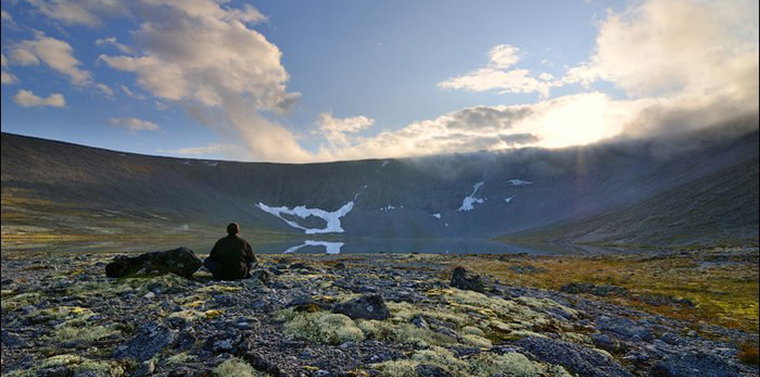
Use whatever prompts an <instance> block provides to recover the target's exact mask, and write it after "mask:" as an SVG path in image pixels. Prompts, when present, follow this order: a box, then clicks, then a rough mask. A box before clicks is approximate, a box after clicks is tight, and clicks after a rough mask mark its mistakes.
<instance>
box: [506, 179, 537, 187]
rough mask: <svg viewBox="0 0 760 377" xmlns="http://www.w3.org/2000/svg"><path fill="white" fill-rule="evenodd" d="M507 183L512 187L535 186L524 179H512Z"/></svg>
mask: <svg viewBox="0 0 760 377" xmlns="http://www.w3.org/2000/svg"><path fill="white" fill-rule="evenodd" d="M507 182H508V183H509V184H510V185H512V186H523V185H532V184H533V182H529V181H523V180H522V179H517V178H514V179H510V180H508V181H507Z"/></svg>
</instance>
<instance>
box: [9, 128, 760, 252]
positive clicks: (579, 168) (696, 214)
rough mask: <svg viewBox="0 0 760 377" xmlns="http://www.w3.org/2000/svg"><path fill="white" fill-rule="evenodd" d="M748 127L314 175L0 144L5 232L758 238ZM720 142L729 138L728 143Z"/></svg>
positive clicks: (340, 166) (331, 168) (332, 166)
mask: <svg viewBox="0 0 760 377" xmlns="http://www.w3.org/2000/svg"><path fill="white" fill-rule="evenodd" d="M757 119H758V118H757V116H752V117H745V118H742V119H741V120H739V121H735V122H733V124H732V125H728V126H725V127H722V128H721V129H720V130H718V129H717V128H713V129H710V130H707V131H704V130H703V131H700V132H693V133H690V134H683V135H673V136H671V137H669V138H664V139H650V140H638V141H627V142H609V143H604V144H595V145H589V146H583V147H574V148H567V149H561V150H545V149H520V150H513V151H508V152H500V153H485V152H484V153H472V154H456V155H449V156H433V157H425V158H410V159H384V160H363V161H349V162H334V163H318V164H300V165H299V164H275V163H243V162H229V161H212V160H197V159H179V158H168V157H155V156H144V155H137V154H131V153H121V152H114V151H108V150H103V149H98V148H90V147H85V146H79V145H74V144H68V143H63V142H57V141H50V140H43V139H38V138H32V137H25V136H19V135H12V134H7V133H3V134H2V232H3V234H4V236H12V235H16V234H59V235H60V234H66V235H88V234H101V235H102V234H114V235H120V234H138V235H139V234H143V233H145V234H154V233H162V234H169V235H171V234H174V233H177V234H181V233H183V232H215V233H219V229H223V227H224V225H225V224H226V223H227V222H229V221H232V220H236V221H239V222H240V223H241V225H242V226H243V227H244V228H246V229H255V230H256V232H258V234H269V235H272V236H273V237H290V236H299V235H300V236H304V237H306V236H308V237H310V238H325V237H328V238H337V237H382V238H458V239H477V238H493V237H500V236H505V235H506V236H507V237H510V238H515V239H522V240H537V239H543V240H552V241H557V242H578V241H580V242H605V243H609V242H614V243H647V244H652V243H654V244H657V243H677V244H688V243H694V242H701V243H705V242H707V243H711V242H720V241H724V240H740V239H753V238H754V239H756V238H757V236H758V183H757V182H758V131H757V130H758V126H757ZM727 135H730V136H727Z"/></svg>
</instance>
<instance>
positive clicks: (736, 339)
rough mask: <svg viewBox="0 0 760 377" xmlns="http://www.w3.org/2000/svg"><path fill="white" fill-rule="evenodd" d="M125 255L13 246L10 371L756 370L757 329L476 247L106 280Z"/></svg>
mask: <svg viewBox="0 0 760 377" xmlns="http://www.w3.org/2000/svg"><path fill="white" fill-rule="evenodd" d="M756 254H757V250H754V251H753V254H752V255H756ZM510 258H515V260H519V258H524V259H525V260H521V261H520V265H521V266H522V267H520V270H519V271H518V273H520V274H530V273H532V272H534V271H533V270H535V267H531V265H530V263H529V262H530V260H529V257H519V256H518V257H510ZM755 258H756V257H755ZM111 259H112V256H111V255H105V254H87V255H81V254H80V255H77V254H63V255H62V254H53V255H44V254H35V255H28V254H27V255H14V254H8V253H3V256H2V375H3V376H51V377H52V376H80V377H84V376H93V377H94V376H220V377H221V376H257V377H258V376H294V377H295V376H314V377H316V376H319V377H327V376H389V377H401V376H404V377H405V376H410V377H414V376H421V377H433V376H477V377H499V376H547V377H548V376H585V377H606V376H612V377H618V376H619V377H627V376H653V377H681V376H683V377H686V376H711V377H713V376H714V377H722V376H726V377H729V376H757V375H758V367H757V365H756V364H754V363H756V361H755V362H754V363H753V362H752V361H751V360H749V362H748V358H747V355H746V354H742V350H741V349H740V348H741V346H742V344H747V342H749V343H750V344H754V346H755V347H756V345H757V334H754V333H746V332H742V331H739V330H730V329H725V328H720V327H714V326H713V327H711V331H710V332H709V335H707V334H706V333H705V332H704V331H702V330H703V329H702V328H697V327H695V326H694V324H693V323H691V322H686V321H682V320H677V319H673V318H672V317H665V316H659V315H654V314H648V313H645V312H642V311H637V310H634V309H631V308H629V307H625V306H619V305H615V304H612V303H610V302H609V301H607V300H602V298H601V297H604V296H608V295H616V294H626V291H625V290H622V288H619V287H614V286H603V285H602V286H600V285H594V284H590V283H588V282H577V283H576V284H573V285H568V286H566V287H564V288H563V289H562V290H561V291H554V290H541V289H533V288H526V287H521V286H515V285H517V284H516V283H515V282H512V283H511V284H510V282H508V281H498V280H496V279H495V278H493V277H489V276H486V275H485V274H483V276H481V275H479V274H478V273H479V272H480V273H482V271H475V268H473V267H472V265H473V261H472V260H468V259H467V257H461V256H460V257H449V256H433V255H377V254H374V255H350V256H345V255H344V256H293V257H285V258H281V257H276V256H270V257H265V258H263V259H262V262H261V263H260V265H259V269H258V270H257V271H256V272H255V273H254V278H252V279H247V280H243V281H236V282H215V281H211V279H210V275H209V274H208V273H207V272H204V271H203V270H201V271H198V272H196V273H195V274H194V275H193V276H192V278H191V279H187V278H184V277H180V276H178V275H174V274H164V275H155V274H151V271H140V274H138V275H137V276H135V277H127V278H120V279H114V278H108V277H106V275H105V266H106V264H107V263H108V262H110V261H111ZM479 260H482V257H481V259H479ZM460 262H462V263H460ZM465 262H466V263H465ZM457 265H467V266H468V269H461V268H456V269H454V268H453V267H456V266H457ZM491 267H493V266H491ZM484 270H485V269H484ZM502 280H503V279H502ZM646 297H649V296H646ZM646 297H645V298H646ZM656 297H659V298H658V300H660V299H664V300H665V302H659V303H658V305H671V306H673V307H674V308H676V310H677V308H679V307H684V308H688V307H689V306H693V305H694V303H691V302H689V301H688V300H683V299H678V298H672V300H670V299H668V298H662V296H656ZM754 305H755V308H756V303H755V304H754ZM745 353H746V352H745ZM750 356H751V355H750ZM755 357H756V356H755Z"/></svg>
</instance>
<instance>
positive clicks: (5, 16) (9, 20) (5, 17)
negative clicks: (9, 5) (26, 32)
mask: <svg viewBox="0 0 760 377" xmlns="http://www.w3.org/2000/svg"><path fill="white" fill-rule="evenodd" d="M0 20H2V22H3V23H4V24H7V25H15V22H13V16H11V14H10V13H8V12H7V11H6V10H5V9H1V10H0Z"/></svg>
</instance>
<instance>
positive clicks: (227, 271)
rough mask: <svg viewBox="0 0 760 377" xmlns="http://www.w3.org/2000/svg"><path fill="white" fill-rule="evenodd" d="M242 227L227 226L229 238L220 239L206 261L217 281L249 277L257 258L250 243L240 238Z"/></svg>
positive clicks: (205, 263)
mask: <svg viewBox="0 0 760 377" xmlns="http://www.w3.org/2000/svg"><path fill="white" fill-rule="evenodd" d="M239 230H240V227H239V226H238V225H237V224H235V223H232V224H230V225H228V226H227V237H224V238H221V239H219V241H217V242H216V244H215V245H214V248H213V249H212V250H211V253H210V254H209V257H208V258H206V260H205V261H204V263H203V264H204V265H205V266H206V268H208V269H209V271H211V273H212V274H213V275H214V279H217V280H237V279H245V278H247V277H249V273H250V271H251V268H253V265H254V264H255V263H256V256H255V255H254V254H253V249H251V245H249V244H248V242H247V241H246V240H244V239H242V238H240V237H239V236H238V232H239Z"/></svg>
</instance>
